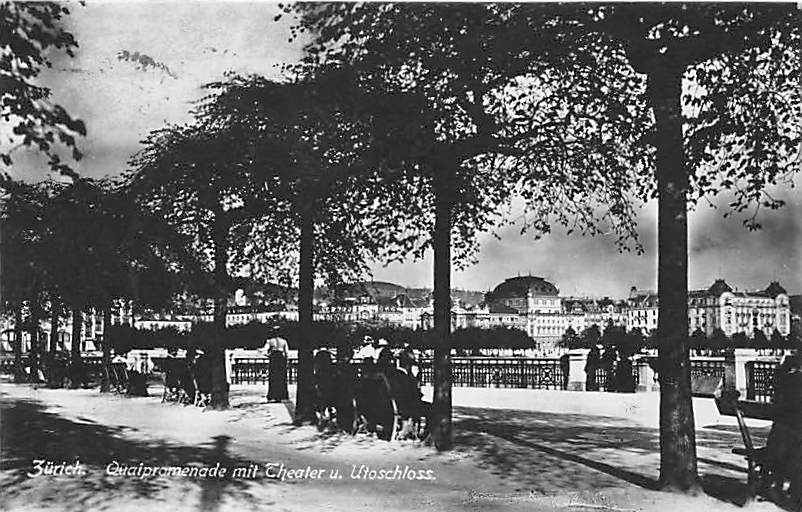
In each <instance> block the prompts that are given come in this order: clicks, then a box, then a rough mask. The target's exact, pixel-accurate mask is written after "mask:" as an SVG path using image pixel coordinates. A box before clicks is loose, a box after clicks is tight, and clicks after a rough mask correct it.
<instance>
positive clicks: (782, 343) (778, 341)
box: [769, 327, 789, 348]
mask: <svg viewBox="0 0 802 512" xmlns="http://www.w3.org/2000/svg"><path fill="white" fill-rule="evenodd" d="M787 341H789V340H786V338H784V337H783V335H782V334H781V333H780V331H779V330H778V329H777V328H776V327H775V328H774V331H772V333H771V339H770V340H769V343H770V345H769V346H771V348H785V347H786V345H789V344H788V343H787Z"/></svg>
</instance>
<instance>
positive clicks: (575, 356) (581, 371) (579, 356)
mask: <svg viewBox="0 0 802 512" xmlns="http://www.w3.org/2000/svg"><path fill="white" fill-rule="evenodd" d="M589 352H590V350H588V349H586V348H579V349H575V350H571V351H569V352H568V358H569V359H568V361H569V362H568V389H569V390H571V391H585V384H586V383H587V381H588V376H587V373H585V366H586V365H587V362H588V353H589ZM563 378H565V377H563Z"/></svg>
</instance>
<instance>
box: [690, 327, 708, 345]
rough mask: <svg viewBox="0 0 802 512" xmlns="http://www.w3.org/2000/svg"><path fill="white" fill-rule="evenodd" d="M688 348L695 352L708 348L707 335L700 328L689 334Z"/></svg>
mask: <svg viewBox="0 0 802 512" xmlns="http://www.w3.org/2000/svg"><path fill="white" fill-rule="evenodd" d="M690 347H691V348H693V349H696V350H701V349H705V348H710V347H708V346H707V335H706V334H705V332H704V331H703V330H702V329H701V328H700V327H697V328H696V329H695V330H694V331H693V334H691V339H690Z"/></svg>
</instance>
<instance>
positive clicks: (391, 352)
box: [342, 336, 420, 381]
mask: <svg viewBox="0 0 802 512" xmlns="http://www.w3.org/2000/svg"><path fill="white" fill-rule="evenodd" d="M342 359H345V358H342ZM348 359H350V360H351V362H357V363H362V364H365V363H367V364H374V365H376V367H377V369H379V370H380V371H382V370H387V369H389V368H390V367H395V368H397V369H398V370H400V371H402V372H404V373H407V374H409V375H411V376H412V377H414V378H415V379H416V380H418V381H419V380H420V362H419V359H420V356H419V354H418V353H417V351H415V350H414V349H413V348H412V347H411V346H410V344H409V343H406V342H405V343H402V344H401V346H400V347H396V348H391V347H390V343H389V342H388V341H387V340H386V339H384V338H379V339H378V340H374V339H373V338H371V337H370V336H365V337H364V338H363V340H362V345H361V346H360V347H359V348H358V349H357V350H356V351H355V352H354V354H353V357H350V358H348Z"/></svg>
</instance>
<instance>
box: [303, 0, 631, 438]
mask: <svg viewBox="0 0 802 512" xmlns="http://www.w3.org/2000/svg"><path fill="white" fill-rule="evenodd" d="M296 9H297V10H298V11H300V12H301V15H302V16H301V20H300V22H299V27H298V30H309V31H311V32H312V33H313V34H314V36H316V37H315V40H314V42H313V43H312V44H310V45H309V46H308V47H307V50H308V53H309V54H310V57H309V59H308V60H307V62H308V63H309V64H310V65H318V64H320V63H324V64H331V63H336V64H339V65H342V66H344V67H346V68H347V69H349V70H351V71H352V72H354V73H356V74H357V76H358V81H359V86H360V88H365V89H369V90H380V91H383V92H385V93H386V94H388V95H394V96H405V97H406V100H405V101H406V105H404V106H403V110H402V112H403V113H404V114H406V115H405V116H402V117H399V118H398V119H397V123H396V124H395V125H393V126H392V127H389V129H388V131H387V134H386V135H383V134H382V133H381V132H376V134H375V137H374V139H381V138H382V137H384V138H385V139H386V140H387V141H392V144H385V145H384V147H385V148H387V149H388V151H389V153H390V156H389V158H388V159H389V160H390V161H392V160H393V159H394V158H393V157H392V153H393V152H395V153H396V154H400V155H402V156H401V157H400V159H402V160H404V161H405V162H407V163H409V164H410V165H409V169H410V170H411V171H413V172H410V173H408V174H406V175H405V177H406V178H407V179H410V180H415V182H417V183H419V184H420V187H421V193H420V194H419V196H418V198H417V201H419V202H420V203H421V206H422V207H424V206H425V207H427V208H428V211H429V212H428V214H427V215H426V216H422V217H421V218H420V219H419V222H418V224H417V230H418V231H419V234H420V237H421V238H422V239H424V240H425V245H424V247H427V248H431V249H432V250H433V252H434V281H435V282H434V317H435V330H436V331H437V338H438V339H439V340H440V342H439V343H438V344H437V345H436V347H435V363H434V367H435V382H434V385H435V393H434V403H433V414H432V418H433V421H432V424H433V428H432V437H433V439H434V443H435V445H436V446H437V448H438V449H440V450H446V449H449V448H451V446H452V445H453V429H452V423H451V375H450V371H451V370H450V351H451V346H450V344H449V340H450V337H449V330H450V317H451V314H450V273H451V264H452V260H453V261H455V262H457V264H459V265H463V264H466V263H467V261H468V260H470V258H471V257H472V255H473V254H474V253H473V251H474V250H475V244H476V238H475V235H476V233H477V231H483V230H487V229H491V228H492V227H493V226H494V225H497V224H498V223H499V222H500V221H502V219H501V217H499V216H498V215H497V214H498V211H499V209H504V208H505V205H508V204H509V201H510V199H511V198H512V197H513V196H514V195H515V194H516V193H520V194H522V195H523V196H524V197H525V199H526V200H527V204H528V213H527V216H531V218H530V220H529V221H528V222H526V223H525V225H526V226H527V227H529V228H533V230H534V231H536V232H538V233H540V232H545V231H548V229H549V226H550V224H551V221H552V220H554V221H558V222H560V223H562V224H565V225H567V226H568V228H569V231H571V230H579V231H583V232H591V233H593V232H596V226H597V221H598V220H599V218H597V217H601V218H602V219H604V220H605V221H607V222H608V223H609V224H610V225H611V227H612V229H613V231H614V232H615V233H616V234H618V235H621V237H620V239H628V238H631V237H632V230H631V228H632V225H631V224H630V223H629V219H630V215H629V214H630V213H631V207H630V203H629V201H628V199H627V198H625V197H624V195H625V193H623V192H622V191H623V190H624V189H625V188H626V187H622V186H621V185H622V184H624V183H625V182H627V179H628V178H627V176H628V175H630V174H631V169H632V168H633V167H634V166H636V165H638V161H639V160H640V159H641V158H642V155H641V154H640V152H639V151H638V150H637V149H636V150H635V151H632V152H630V153H627V154H622V153H621V152H618V151H614V148H615V147H617V146H618V143H619V142H620V140H619V139H627V138H628V137H629V134H630V133H632V132H634V131H636V128H635V126H633V122H634V123H636V124H637V123H638V121H637V118H635V119H633V118H631V116H630V115H629V111H626V110H621V109H620V108H618V104H619V101H618V100H617V99H615V100H613V101H608V100H607V99H606V98H596V99H597V100H598V101H590V100H591V99H590V98H589V99H588V100H589V101H588V102H587V103H583V102H581V101H577V102H574V103H569V102H566V101H565V98H568V97H571V98H574V97H576V96H577V95H581V94H582V91H583V90H585V89H587V87H584V86H583V85H580V84H582V82H583V81H586V80H588V79H590V80H591V81H594V80H597V79H599V80H601V81H603V80H605V78H601V77H597V76H594V75H589V74H587V73H583V72H582V70H583V69H584V67H585V65H586V64H583V63H579V62H577V63H575V64H576V65H574V66H564V67H563V68H562V69H561V70H557V69H551V70H550V71H549V73H556V74H557V75H561V76H562V78H564V80H563V81H560V80H557V79H555V78H556V77H555V76H550V75H549V74H548V73H547V72H546V71H545V70H543V69H535V68H536V66H533V59H532V55H533V53H536V51H537V50H538V49H539V48H541V47H543V43H545V40H544V41H540V42H539V43H540V44H537V45H530V44H528V43H530V42H531V41H527V43H525V44H521V41H519V40H516V39H514V38H509V37H508V36H507V31H508V30H509V28H510V26H509V24H510V23H511V22H514V21H515V19H514V18H511V17H510V15H511V14H512V13H513V12H514V7H513V6H505V5H490V4H484V5H479V4H473V5H460V6H451V5H449V6H443V5H433V4H427V5H423V4H418V5H413V4H367V5H359V6H353V5H351V4H339V3H338V4H326V5H325V6H320V5H311V4H299V5H298V6H296ZM569 83H570V84H571V85H570V86H568V85H567V84H569ZM551 84H561V85H563V87H552V86H551ZM585 106H588V107H589V108H588V109H586V108H585ZM611 109H614V110H615V111H616V112H618V113H619V117H618V119H616V120H615V121H613V122H612V123H610V129H609V131H608V134H609V136H608V135H605V136H604V137H602V136H601V134H600V133H601V132H600V130H598V129H597V127H595V126H591V124H592V123H589V122H588V120H589V119H591V118H592V117H593V115H594V113H597V111H602V112H607V111H610V110H611ZM611 117H612V116H611ZM591 166H592V167H594V168H595V170H600V169H604V170H603V171H599V172H598V173H597V172H596V171H594V172H590V173H584V174H581V175H580V174H577V173H576V172H575V171H576V169H578V168H588V167H591ZM603 174H609V175H610V176H615V178H613V179H610V180H606V179H600V177H601V175H603ZM614 181H617V183H616V185H615V186H611V184H612V182H614ZM591 197H596V198H599V200H600V201H601V202H602V203H604V204H606V205H608V207H609V209H606V210H604V211H602V212H601V215H598V216H597V215H596V213H597V212H596V210H595V208H594V207H593V206H592V204H591V203H592V202H591V201H590V200H589V198H591ZM422 209H425V208H422ZM410 220H411V221H412V220H414V219H410ZM422 221H426V222H422ZM452 239H453V240H452Z"/></svg>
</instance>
